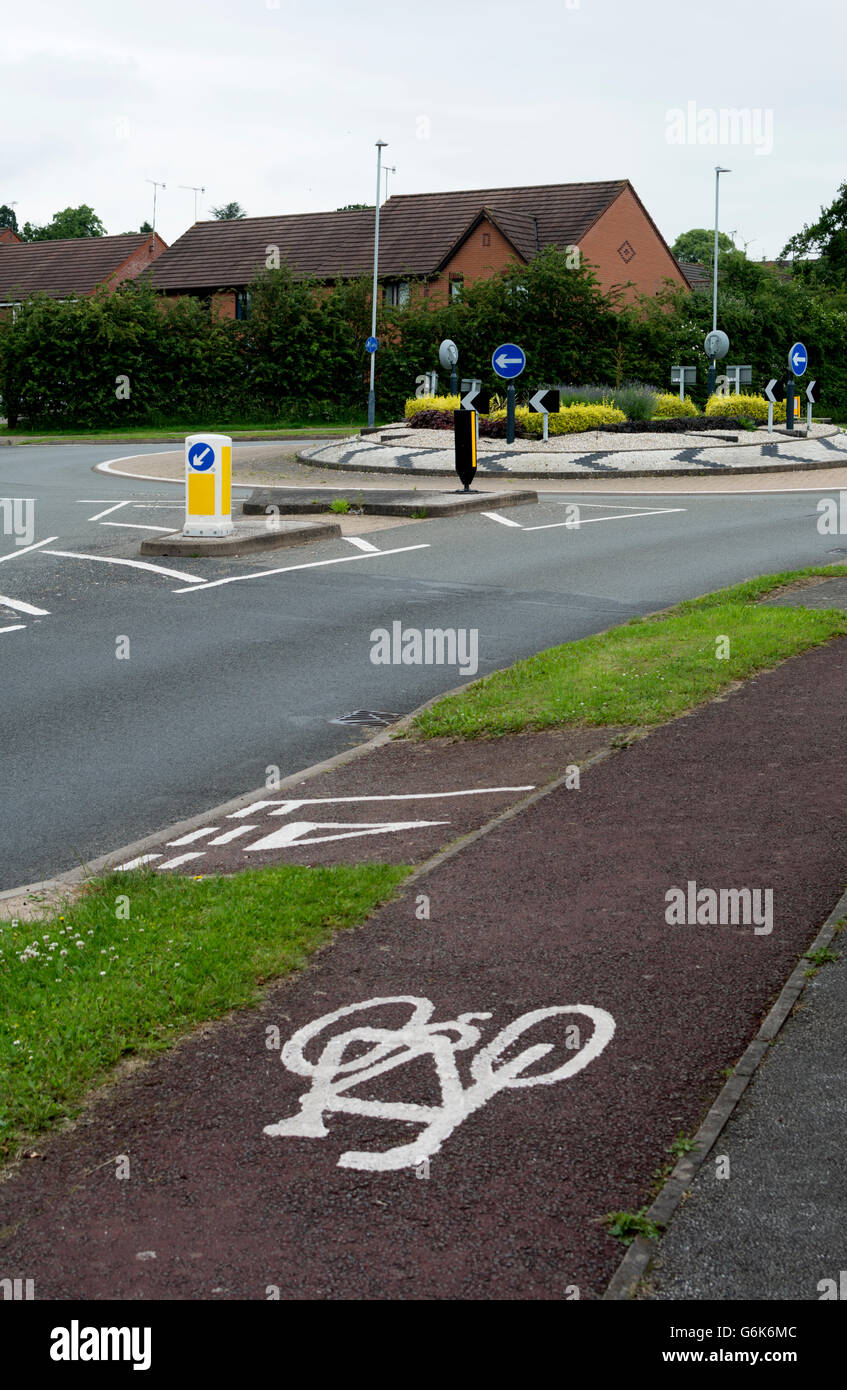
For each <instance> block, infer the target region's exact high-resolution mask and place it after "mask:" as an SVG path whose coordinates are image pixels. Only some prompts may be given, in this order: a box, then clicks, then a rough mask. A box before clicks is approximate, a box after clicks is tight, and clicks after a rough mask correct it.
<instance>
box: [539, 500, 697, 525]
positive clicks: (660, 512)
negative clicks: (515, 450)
mask: <svg viewBox="0 0 847 1390" xmlns="http://www.w3.org/2000/svg"><path fill="white" fill-rule="evenodd" d="M572 505H573V506H578V505H579V504H578V503H576V502H575V503H573V504H572ZM687 511H688V508H687V507H662V508H659V509H656V510H655V511H649V512H632V513H628V514H627V515H626V516H585V517H580V519H579V521H547V522H545V523H544V525H543V526H524V527H523V528H522V529H523V530H524V531H555V530H557V529H558V528H559V527H560V526H567V527H568V528H569V530H571V531H579V530H580V528H581V527H583V526H590V525H591V523H592V521H635V520H636V519H637V518H638V517H639V516H666V515H667V514H668V513H670V512H687Z"/></svg>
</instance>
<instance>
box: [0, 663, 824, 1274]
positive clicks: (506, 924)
mask: <svg viewBox="0 0 847 1390" xmlns="http://www.w3.org/2000/svg"><path fill="white" fill-rule="evenodd" d="M845 676H847V640H845V639H841V640H839V641H836V642H833V643H830V644H829V645H828V646H826V647H825V648H821V649H818V650H816V651H813V652H810V653H808V654H806V655H804V656H802V657H798V658H796V659H794V660H792V661H789V662H786V663H784V664H783V665H782V666H780V667H779V668H777V669H776V670H774V671H772V672H770V673H767V674H764V675H762V676H760V677H759V678H757V679H756V680H754V681H752V682H749V683H748V684H746V685H744V686H743V687H740V688H738V689H736V690H735V691H733V692H732V693H730V694H729V695H727V696H726V697H724V698H723V699H719V700H716V701H714V702H713V703H711V704H709V705H708V706H706V707H704V708H703V709H701V710H698V711H697V712H695V713H693V714H692V715H690V716H687V717H685V718H682V719H679V720H676V721H675V722H674V723H672V724H670V725H667V726H665V727H663V728H661V729H658V730H656V731H655V732H653V733H651V734H650V735H649V736H648V737H646V738H644V739H643V740H640V741H638V742H636V743H634V744H632V745H631V746H630V747H628V748H626V749H624V750H621V751H619V752H617V753H615V754H614V755H613V756H610V757H608V758H606V759H604V760H602V761H599V762H596V763H595V764H594V765H593V766H591V767H590V768H587V769H586V770H585V771H584V773H583V775H582V777H581V786H580V787H579V788H578V789H577V788H576V787H574V786H572V785H571V786H569V785H567V784H565V783H562V784H561V785H559V786H558V787H557V788H556V789H555V790H552V791H550V792H549V793H548V794H547V795H545V796H543V797H541V798H539V799H537V800H535V801H534V802H533V803H532V804H531V805H528V806H526V807H525V808H524V809H522V810H520V811H518V812H517V813H516V814H514V815H512V816H511V817H509V818H507V819H503V820H501V821H500V822H499V823H498V824H497V825H496V826H495V827H494V828H493V829H491V830H490V831H489V833H487V834H484V835H482V836H481V837H478V838H475V839H473V840H472V841H471V842H470V843H469V844H467V845H466V846H465V847H464V848H462V849H461V850H460V851H459V852H457V853H456V854H455V855H453V856H451V857H448V858H446V859H443V860H441V861H440V862H437V863H436V864H435V865H434V866H433V867H431V868H430V869H429V870H427V871H425V872H423V873H422V874H421V875H420V876H419V877H418V878H417V880H416V881H414V882H412V883H410V884H409V885H408V887H407V889H406V890H405V892H404V893H403V894H402V895H401V897H400V898H399V899H398V900H396V901H395V902H393V903H391V904H388V905H386V906H385V907H384V908H383V909H381V910H380V911H379V912H377V913H376V914H375V916H374V917H373V918H372V919H371V920H370V922H369V923H367V924H366V925H365V926H364V927H363V928H361V929H359V930H353V931H350V932H348V933H346V934H344V935H343V936H341V937H340V938H339V939H338V940H337V941H336V943H335V944H334V945H333V946H332V947H331V948H329V949H327V950H325V951H323V952H322V953H320V954H319V955H318V956H316V957H315V958H314V959H313V961H312V963H311V964H310V966H309V967H308V968H307V969H306V970H305V971H304V972H303V973H302V974H301V975H300V976H298V977H297V978H296V979H294V980H291V981H289V982H288V983H284V984H281V985H277V986H275V987H272V988H271V989H270V990H269V992H268V995H267V997H266V1000H265V1002H264V1003H263V1005H262V1006H261V1007H260V1008H259V1009H257V1010H256V1011H254V1012H250V1013H243V1014H239V1015H237V1016H235V1017H233V1018H232V1019H231V1020H229V1021H226V1022H224V1023H222V1024H219V1025H217V1026H214V1027H210V1028H208V1029H205V1030H203V1031H202V1032H201V1033H199V1034H198V1035H197V1036H195V1037H193V1038H191V1039H189V1040H187V1041H186V1042H185V1043H184V1044H182V1045H181V1046H179V1047H178V1048H176V1049H175V1050H174V1051H173V1052H172V1053H170V1054H168V1055H165V1056H161V1057H159V1058H157V1059H155V1060H154V1061H153V1062H152V1063H151V1064H150V1065H148V1066H145V1067H144V1068H142V1069H140V1070H138V1071H136V1072H135V1074H133V1075H131V1076H129V1077H128V1078H127V1079H126V1080H124V1081H122V1082H121V1083H120V1084H119V1085H117V1086H116V1087H114V1088H112V1089H111V1090H109V1091H107V1092H105V1093H104V1094H103V1095H102V1096H101V1098H100V1100H99V1101H98V1103H97V1104H96V1105H94V1106H93V1107H92V1108H91V1109H89V1111H88V1112H87V1114H86V1115H85V1117H84V1118H83V1120H82V1121H81V1122H80V1123H79V1124H78V1125H77V1127H76V1128H75V1129H73V1130H70V1131H68V1132H66V1133H64V1134H61V1135H59V1136H57V1137H56V1138H55V1139H54V1140H53V1141H52V1142H51V1143H49V1144H42V1145H40V1146H39V1149H40V1151H41V1152H42V1153H43V1157H39V1158H36V1159H30V1160H24V1162H23V1164H22V1166H21V1168H20V1170H19V1171H18V1172H17V1173H15V1174H14V1175H13V1176H11V1177H10V1179H9V1180H8V1181H7V1182H5V1183H4V1184H3V1185H2V1187H0V1228H2V1230H3V1234H4V1239H3V1243H2V1246H0V1250H2V1264H3V1272H4V1275H5V1276H7V1277H30V1278H34V1279H35V1281H36V1297H38V1298H79V1297H83V1298H111V1297H118V1298H142V1299H148V1298H173V1297H177V1298H189V1299H210V1300H214V1299H217V1298H220V1299H264V1298H266V1297H267V1296H268V1292H267V1291H268V1289H269V1288H276V1289H278V1290H279V1294H280V1297H281V1298H283V1299H300V1298H320V1299H349V1298H354V1299H361V1298H374V1299H383V1298H388V1299H406V1298H426V1299H453V1298H456V1299H482V1298H498V1299H509V1298H519V1299H561V1298H565V1297H573V1296H574V1292H573V1291H574V1290H575V1289H576V1290H578V1293H579V1296H580V1297H582V1298H597V1297H599V1296H600V1295H601V1294H602V1291H603V1289H604V1288H605V1286H606V1284H607V1282H608V1280H609V1278H610V1276H611V1275H612V1273H613V1271H614V1269H615V1268H616V1265H617V1264H618V1262H619V1259H620V1256H621V1247H620V1245H619V1244H618V1243H617V1242H616V1241H614V1240H613V1239H612V1238H611V1237H610V1236H609V1235H608V1233H607V1232H606V1230H605V1227H604V1224H603V1217H604V1215H605V1214H606V1213H608V1212H609V1211H612V1210H616V1209H625V1210H630V1211H632V1210H635V1209H637V1208H639V1207H641V1206H642V1205H643V1204H644V1203H645V1201H646V1200H647V1198H648V1195H649V1189H650V1185H651V1180H652V1175H653V1174H654V1172H655V1171H656V1170H657V1169H658V1168H661V1167H662V1166H663V1165H664V1164H665V1163H666V1162H667V1160H668V1156H669V1155H668V1148H669V1146H670V1144H671V1143H672V1141H673V1140H674V1139H675V1138H676V1137H677V1136H678V1135H679V1134H680V1133H688V1134H690V1133H692V1132H693V1131H694V1130H695V1129H696V1128H697V1126H698V1124H699V1122H700V1120H701V1119H702V1117H703V1115H704V1113H705V1111H706V1110H707V1109H708V1106H709V1105H710V1103H711V1101H712V1100H713V1098H714V1096H715V1094H716V1093H717V1091H718V1090H719V1088H720V1086H721V1084H722V1080H723V1077H722V1073H723V1071H724V1069H725V1068H727V1067H730V1066H732V1065H733V1063H734V1062H735V1061H736V1059H737V1058H738V1057H739V1055H740V1054H741V1052H742V1051H743V1049H744V1047H745V1046H746V1044H747V1042H748V1041H749V1039H750V1038H751V1036H752V1035H753V1034H754V1033H755V1031H756V1029H757V1026H758V1024H759V1021H760V1020H761V1018H762V1017H763V1015H764V1014H765V1012H766V1011H767V1009H768V1007H769V1005H770V1004H771V1002H772V1001H773V999H774V998H775V996H776V995H777V993H778V992H779V990H780V988H781V986H782V984H783V982H784V980H785V979H786V978H787V976H788V974H789V973H790V971H791V969H792V968H793V966H794V964H795V962H796V961H797V959H798V957H799V956H800V955H801V954H802V952H803V951H804V950H805V949H806V947H807V945H808V944H809V942H810V941H811V940H812V938H813V937H814V935H815V933H816V930H817V928H818V926H819V924H820V923H821V922H822V921H823V919H824V918H825V917H826V916H827V914H828V913H829V911H830V909H831V908H832V906H833V904H834V902H835V901H836V900H837V899H838V898H839V896H840V894H841V892H842V888H843V882H844V869H845V855H844V811H843V785H844V776H845V772H847V754H845V751H844V750H845V739H844V722H845V716H844V699H843V690H844V681H845ZM494 747H495V749H496V745H495V746H494ZM489 751H490V746H489V747H487V748H486V750H485V752H484V756H488V753H489ZM563 753H564V754H565V756H566V757H567V761H570V757H569V756H568V750H567V743H566V741H565V743H564V746H563ZM442 754H443V757H444V781H443V783H442V785H447V779H449V777H450V775H451V765H450V758H451V748H450V746H449V745H448V746H445V747H444V748H443V750H442ZM366 761H367V760H366V759H365V760H362V763H361V764H360V765H359V767H358V769H357V775H358V772H360V771H361V768H362V766H363V765H366ZM559 770H560V772H563V771H564V768H563V767H560V769H559ZM486 773H488V769H487V768H486ZM503 780H504V783H505V782H506V781H507V780H509V779H507V778H504V779H503ZM532 780H533V778H532V777H527V778H526V781H527V782H529V781H532ZM491 785H496V783H493V784H491ZM375 790H379V788H378V786H376V785H375ZM433 818H435V817H433ZM691 882H694V883H696V885H697V886H698V887H699V888H703V887H710V888H713V889H715V890H719V889H728V888H742V887H746V888H749V889H751V890H755V891H758V892H761V893H762V894H763V895H765V896H763V897H762V899H761V905H762V907H763V909H764V905H765V904H766V903H767V902H768V901H769V899H768V897H767V895H768V894H770V893H772V895H773V897H772V912H769V911H767V910H763V913H762V915H761V917H760V929H758V930H757V928H756V924H755V923H751V924H750V925H747V926H743V925H736V926H732V925H723V926H718V925H698V924H696V923H690V924H688V925H669V924H668V922H667V921H666V917H665V911H666V894H667V893H668V891H669V890H670V889H671V888H673V887H680V888H682V889H683V891H686V890H687V885H688V884H689V883H691ZM274 1029H278V1030H279V1032H278V1034H277V1033H274V1031H273V1030H274ZM268 1030H271V1031H270V1032H269V1031H268ZM362 1030H364V1031H362ZM276 1039H278V1041H279V1042H280V1043H281V1044H282V1045H283V1047H284V1050H283V1052H282V1057H283V1061H284V1063H285V1064H284V1065H281V1062H280V1052H279V1051H277V1050H275V1048H274V1046H273V1044H274V1041H275V1040H276ZM331 1039H335V1041H334V1042H333V1041H330V1040H331ZM538 1044H541V1048H542V1049H546V1050H545V1051H544V1052H542V1050H539V1049H538V1047H537V1045H538ZM533 1047H535V1048H536V1051H534V1052H531V1053H528V1052H527V1049H529V1048H533ZM319 1056H323V1061H324V1069H323V1073H322V1076H323V1080H322V1079H321V1077H320V1076H316V1074H315V1071H314V1065H315V1062H316V1061H317V1059H318V1057H319ZM339 1068H342V1070H339ZM321 1087H323V1089H322V1090H321ZM308 1097H311V1100H309V1099H308ZM304 1101H305V1104H304ZM121 1154H127V1155H129V1156H130V1161H131V1177H130V1179H129V1180H127V1181H117V1180H116V1177H115V1159H116V1157H117V1156H118V1155H121ZM761 1200H762V1202H763V1203H766V1202H769V1201H770V1196H769V1194H768V1192H767V1191H763V1192H762V1193H761ZM826 1272H827V1271H822V1273H826ZM799 1296H804V1295H803V1294H802V1293H801V1294H800V1295H799ZM805 1296H807V1297H809V1298H810V1299H815V1298H817V1297H818V1293H817V1291H816V1289H815V1288H814V1287H811V1288H809V1289H808V1290H807V1291H806V1294H805Z"/></svg>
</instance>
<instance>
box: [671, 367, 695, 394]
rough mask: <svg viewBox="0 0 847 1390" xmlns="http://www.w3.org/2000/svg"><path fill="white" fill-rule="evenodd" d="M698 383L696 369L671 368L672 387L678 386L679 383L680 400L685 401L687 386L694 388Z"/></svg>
mask: <svg viewBox="0 0 847 1390" xmlns="http://www.w3.org/2000/svg"><path fill="white" fill-rule="evenodd" d="M696 381H697V368H696V367H683V366H677V367H671V386H676V384H677V382H679V399H680V400H681V401H684V400H685V388H686V386H694V385H695V384H696Z"/></svg>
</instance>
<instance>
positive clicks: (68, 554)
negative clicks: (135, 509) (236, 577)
mask: <svg viewBox="0 0 847 1390" xmlns="http://www.w3.org/2000/svg"><path fill="white" fill-rule="evenodd" d="M44 554H45V555H58V556H60V558H61V559H63V560H98V561H99V562H100V564H101V565H129V567H130V568H131V569H135V570H151V571H152V573H153V574H163V575H165V577H166V578H167V579H184V580H185V582H186V583H187V584H203V587H204V588H206V587H208V586H207V585H205V584H204V581H203V580H202V579H200V578H199V577H198V576H197V575H196V574H184V573H183V572H182V570H170V569H166V568H165V566H164V565H148V563H147V561H146V560H116V559H114V558H113V557H112V556H111V555H83V554H81V553H80V552H78V551H76V550H45V552H44ZM245 577H246V578H248V579H249V578H251V577H252V576H250V575H247V576H245ZM188 592H189V591H188V590H187V589H175V590H174V593H176V594H185V593H188Z"/></svg>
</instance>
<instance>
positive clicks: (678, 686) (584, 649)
mask: <svg viewBox="0 0 847 1390" xmlns="http://www.w3.org/2000/svg"><path fill="white" fill-rule="evenodd" d="M843 574H847V566H844V565H832V566H826V567H822V566H818V567H814V568H810V569H805V570H792V571H787V572H785V573H782V574H775V575H765V576H762V577H761V578H758V579H752V580H748V581H746V582H745V583H743V584H736V585H734V586H733V587H732V588H729V589H722V590H719V591H718V592H717V593H712V594H706V595H704V596H703V597H701V598H697V599H691V600H688V601H686V602H685V603H680V604H677V605H675V607H673V608H671V609H668V610H667V611H666V612H664V613H659V614H654V615H652V616H650V617H647V618H634V619H633V620H632V621H631V622H629V623H626V624H625V625H624V626H622V627H616V628H612V629H610V630H609V631H607V632H601V633H599V634H597V635H595V636H593V637H585V638H582V639H581V640H580V641H577V642H567V643H565V644H564V645H563V646H559V647H551V648H549V649H548V650H547V651H543V652H540V653H539V654H538V655H537V656H532V657H529V658H528V659H527V660H526V661H519V662H517V664H516V665H514V666H510V667H508V668H507V669H506V670H504V671H495V672H494V673H493V674H492V675H490V676H486V677H484V678H483V679H482V680H478V681H475V682H474V684H473V685H470V686H468V687H467V688H466V689H465V690H462V691H461V692H459V693H458V694H456V695H448V696H445V698H444V699H443V700H439V701H438V702H437V703H436V704H435V705H433V706H432V708H431V709H428V710H425V711H424V712H423V713H422V714H419V715H418V716H417V718H416V719H415V720H414V721H413V724H412V731H411V732H412V736H413V737H418V738H439V737H448V738H496V737H501V736H502V735H504V734H513V733H518V732H520V731H522V730H525V729H547V728H550V727H552V726H553V725H560V724H584V725H603V724H623V725H632V724H636V725H650V724H660V723H662V722H664V721H665V720H668V719H673V718H674V717H675V716H676V715H679V714H682V713H683V712H684V711H685V710H688V709H691V708H692V707H694V706H695V705H698V704H701V703H702V702H703V701H705V700H708V699H710V698H711V697H713V696H715V695H718V694H719V693H720V692H721V691H722V690H725V689H726V688H727V686H729V685H730V684H731V683H732V682H733V681H738V680H743V679H746V678H747V677H749V676H752V675H755V673H756V672H757V671H765V670H768V669H769V668H771V667H773V666H777V665H778V664H779V663H780V662H782V661H785V660H786V659H787V658H788V657H791V656H795V655H796V654H797V653H798V652H803V651H806V650H808V648H810V647H815V646H819V645H820V644H821V643H823V642H827V641H829V639H830V638H832V637H836V636H838V635H840V634H842V633H845V632H847V614H845V613H842V612H839V611H837V610H834V609H809V608H763V607H760V606H758V605H757V600H758V599H759V598H761V597H763V596H765V595H767V594H768V593H770V592H771V591H772V590H774V589H777V588H779V587H780V586H781V585H783V584H787V583H790V582H792V581H793V580H795V579H798V578H801V577H803V576H804V575H826V576H832V575H843ZM721 636H727V637H728V638H729V656H728V658H727V659H718V658H717V655H716V651H717V639H718V638H719V637H721Z"/></svg>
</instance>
